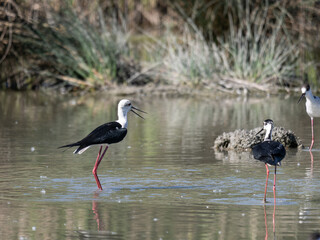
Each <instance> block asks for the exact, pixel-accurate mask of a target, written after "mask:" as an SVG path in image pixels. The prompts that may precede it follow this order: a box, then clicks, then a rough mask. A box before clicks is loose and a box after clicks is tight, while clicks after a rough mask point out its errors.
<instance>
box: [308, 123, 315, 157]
mask: <svg viewBox="0 0 320 240" xmlns="http://www.w3.org/2000/svg"><path fill="white" fill-rule="evenodd" d="M311 132H312V141H311V146H310V149H309V151H311V149H312V147H313V143H314V135H313V117H312V118H311Z"/></svg>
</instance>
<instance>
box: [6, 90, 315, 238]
mask: <svg viewBox="0 0 320 240" xmlns="http://www.w3.org/2000/svg"><path fill="white" fill-rule="evenodd" d="M127 98H130V99H131V100H132V101H133V103H134V105H136V106H137V107H139V108H140V109H143V110H145V111H147V112H148V114H147V115H146V120H142V119H140V118H138V117H136V116H135V115H133V114H130V116H129V125H128V135H127V137H126V138H125V139H124V140H123V141H122V142H121V143H118V144H114V145H111V146H110V148H109V149H108V151H107V153H106V156H105V158H104V159H103V160H102V163H101V164H100V167H99V169H98V175H99V177H100V181H101V184H102V186H103V188H104V190H103V191H96V190H97V186H96V183H95V180H94V177H93V176H92V173H91V171H92V168H93V165H94V162H95V159H96V155H97V152H98V147H92V148H90V149H89V150H87V151H86V152H85V153H84V154H82V155H74V154H72V151H73V150H71V149H69V150H66V151H63V150H61V149H57V147H58V146H60V145H64V144H67V143H71V142H73V141H75V140H80V139H81V138H82V137H84V136H85V135H86V134H88V133H89V132H90V131H91V130H93V129H94V128H95V127H96V126H98V125H100V124H103V123H105V122H108V121H113V120H115V119H116V118H117V113H116V108H117V103H118V101H119V100H120V99H121V97H111V96H109V95H108V94H107V93H100V94H95V95H86V96H82V97H72V96H48V95H46V94H44V93H41V92H40V93H15V92H0V112H1V115H0V124H1V128H0V165H1V167H0V176H1V177H0V208H1V211H0V238H1V239H87V238H93V239H95V238H102V239H264V238H265V237H266V238H267V239H307V238H308V237H309V236H310V234H311V233H313V232H315V231H319V230H320V227H319V226H320V188H319V186H320V174H319V173H320V138H319V141H317V137H316V142H315V146H314V147H315V151H313V154H312V155H310V154H309V152H308V151H301V150H294V149H289V150H288V151H287V156H286V158H285V159H284V160H283V161H282V167H281V168H278V169H277V189H276V197H277V198H276V200H277V202H276V205H275V207H274V203H273V192H272V185H273V168H270V173H271V174H270V179H269V185H268V193H267V199H268V203H267V204H263V203H262V199H263V194H264V184H265V177H266V172H265V167H264V165H263V164H262V163H260V162H257V161H255V160H254V159H253V158H252V156H251V153H250V152H244V153H236V152H229V153H226V152H215V151H214V150H213V149H212V146H213V142H214V139H215V138H216V137H217V136H218V135H219V134H221V133H222V132H224V131H225V132H228V131H233V130H235V129H237V128H243V129H251V128H255V127H258V126H261V124H262V122H263V120H264V119H266V118H271V119H273V120H274V122H275V125H276V126H283V127H285V128H287V129H292V130H293V131H294V132H295V133H296V134H297V135H298V136H299V137H300V139H301V140H302V142H303V144H304V145H306V146H308V145H309V143H310V140H311V127H310V118H309V117H308V116H307V114H306V113H305V106H304V103H300V104H299V105H297V98H294V97H287V96H280V97H277V98H275V97H272V98H266V99H256V98H254V99H253V98H252V99H251V98H249V99H242V98H239V99H216V100H214V99H195V98H163V97H155V98H150V97H127ZM319 133H320V121H318V120H317V119H315V136H319V135H320V134H319ZM312 158H313V161H312Z"/></svg>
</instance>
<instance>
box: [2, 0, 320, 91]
mask: <svg viewBox="0 0 320 240" xmlns="http://www.w3.org/2000/svg"><path fill="white" fill-rule="evenodd" d="M319 6H320V1H309V0H291V1H290V0H285V1H271V0H269V1H268V0H264V1H259V0H256V1H255V0H243V1H241V0H188V1H184V0H173V1H167V0H119V1H117V0H94V1H91V0H44V1H39V0H0V88H11V89H38V88H40V87H50V88H53V89H55V88H58V89H64V90H67V91H74V90H78V89H101V88H102V89H103V88H109V87H114V86H118V85H119V84H125V85H145V84H148V83H150V82H153V83H158V82H161V83H165V84H169V85H174V86H176V85H190V86H192V87H193V86H202V87H203V86H205V87H209V88H214V89H218V90H221V91H223V92H233V91H234V90H236V91H238V90H246V89H256V90H259V91H269V90H270V87H272V88H273V89H274V88H275V87H279V88H283V87H296V86H299V85H300V84H301V83H302V82H303V81H305V80H306V77H307V79H308V81H309V82H310V83H311V84H312V85H315V86H318V82H317V78H318V74H319V58H320V57H319V53H320V52H319V49H320V43H319V39H318V38H319V34H317V29H318V28H319V23H320V8H319Z"/></svg>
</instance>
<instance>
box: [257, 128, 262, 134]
mask: <svg viewBox="0 0 320 240" xmlns="http://www.w3.org/2000/svg"><path fill="white" fill-rule="evenodd" d="M262 131H263V128H261V130H260V131H259V132H257V133H256V136H257V135H258V134H259V133H261V132H262Z"/></svg>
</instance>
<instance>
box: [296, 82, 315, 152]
mask: <svg viewBox="0 0 320 240" xmlns="http://www.w3.org/2000/svg"><path fill="white" fill-rule="evenodd" d="M301 92H302V94H301V97H300V98H299V101H298V103H299V102H300V101H301V99H302V97H303V96H305V97H306V111H307V113H308V115H309V117H310V118H311V132H312V140H311V145H310V148H309V151H311V150H312V147H313V143H314V134H313V118H314V117H320V98H319V97H317V96H313V94H312V92H311V89H310V85H309V84H306V85H303V86H302V88H301Z"/></svg>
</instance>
